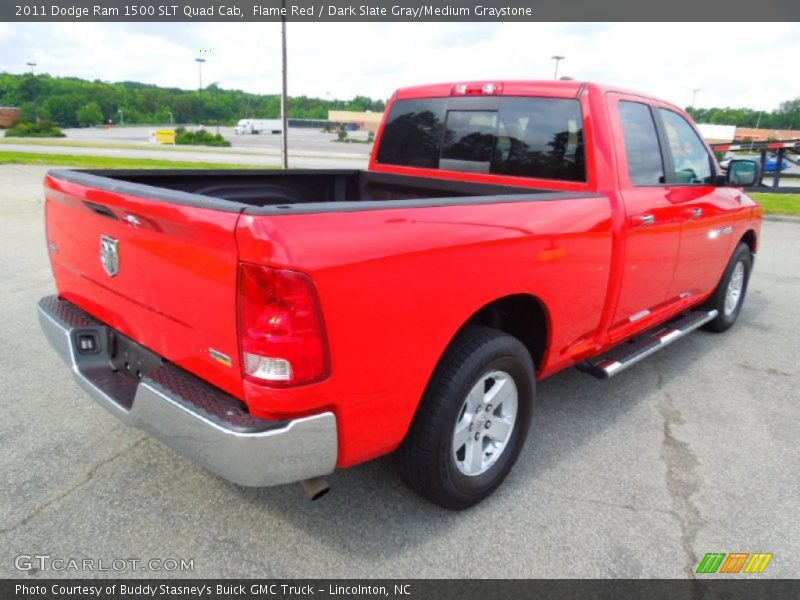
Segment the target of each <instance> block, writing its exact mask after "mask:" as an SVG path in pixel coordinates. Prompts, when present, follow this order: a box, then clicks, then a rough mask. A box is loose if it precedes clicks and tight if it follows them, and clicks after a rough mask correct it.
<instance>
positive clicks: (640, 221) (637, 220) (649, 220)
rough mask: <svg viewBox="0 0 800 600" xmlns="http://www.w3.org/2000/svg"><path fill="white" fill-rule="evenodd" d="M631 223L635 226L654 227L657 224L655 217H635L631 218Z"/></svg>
mask: <svg viewBox="0 0 800 600" xmlns="http://www.w3.org/2000/svg"><path fill="white" fill-rule="evenodd" d="M631 221H632V222H633V224H634V225H636V226H639V225H652V224H653V223H655V222H656V217H655V215H634V216H633V217H631Z"/></svg>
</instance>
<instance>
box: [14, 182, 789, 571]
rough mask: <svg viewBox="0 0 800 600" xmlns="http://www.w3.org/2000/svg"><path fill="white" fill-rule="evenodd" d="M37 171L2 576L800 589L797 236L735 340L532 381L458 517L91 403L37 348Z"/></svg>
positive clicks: (19, 275)
mask: <svg viewBox="0 0 800 600" xmlns="http://www.w3.org/2000/svg"><path fill="white" fill-rule="evenodd" d="M44 172H45V169H44V168H41V167H29V166H2V167H0V255H2V257H3V258H2V261H0V294H1V295H2V296H0V297H2V318H0V342H2V343H1V344H0V368H1V369H2V390H3V393H2V394H1V395H0V406H1V407H2V408H0V410H2V414H3V418H2V419H1V420H0V440H2V446H0V468H2V472H3V473H4V485H3V486H2V488H0V547H2V553H0V576H2V577H18V576H20V572H19V571H18V570H16V568H15V557H18V556H20V555H33V554H40V555H42V554H46V555H49V556H51V557H60V558H64V559H69V558H76V559H84V558H93V559H103V560H104V561H107V563H106V564H109V563H110V561H112V560H114V559H129V558H137V559H141V560H148V559H152V558H155V559H162V560H163V559H181V558H182V559H191V560H193V564H194V570H193V571H191V572H174V571H170V572H163V571H162V572H158V573H152V572H147V571H131V570H127V569H126V570H123V571H121V572H113V571H111V572H99V573H98V572H93V573H80V572H72V571H60V572H56V571H45V572H42V571H32V572H30V573H29V574H26V575H24V576H26V577H30V578H32V579H33V578H40V577H47V576H72V577H78V576H85V575H93V576H94V575H97V576H108V575H124V576H130V577H140V576H148V577H149V576H154V575H155V576H176V577H179V576H196V577H203V578H207V577H247V576H253V577H350V576H358V577H625V578H627V577H685V576H686V575H687V574H689V573H691V572H693V571H694V569H695V568H696V566H697V564H698V562H699V561H700V559H701V558H702V557H703V555H704V554H705V553H706V552H735V551H742V552H770V553H773V555H774V558H773V559H772V562H771V563H770V565H769V567H768V568H767V571H766V573H765V574H764V575H762V577H764V576H767V577H783V578H786V577H797V576H798V574H800V519H798V512H799V511H798V507H799V506H800V505H798V500H797V499H798V497H800V477H798V474H800V452H798V447H797V439H798V424H799V423H800V402H799V401H800V392H798V387H799V386H800V378H799V377H798V354H800V333H799V332H798V329H800V328H799V327H798V325H800V303H799V302H798V297H799V296H800V270H799V269H798V267H797V257H798V256H800V221H797V220H795V221H781V222H776V221H770V222H766V223H765V224H764V229H763V238H762V240H763V241H762V247H761V250H760V253H759V256H758V259H757V262H756V270H755V273H754V277H753V279H752V281H751V286H750V290H749V297H748V300H747V302H746V304H745V306H744V309H743V311H742V314H741V317H740V321H739V323H738V324H737V325H736V327H735V328H734V329H732V330H731V331H729V332H727V333H725V334H722V335H714V334H710V333H706V332H698V333H695V334H692V335H691V336H689V337H687V338H686V339H684V340H681V341H679V342H677V343H676V344H675V345H673V346H672V347H670V348H669V349H667V350H665V351H663V352H661V353H659V354H657V355H655V356H653V357H651V358H649V359H648V360H646V361H644V362H643V363H641V364H640V365H639V366H637V367H635V368H634V369H631V370H629V371H626V372H625V373H623V374H621V375H619V376H618V377H616V378H614V379H612V380H610V381H605V382H603V381H598V380H595V379H592V378H590V377H587V376H586V375H583V374H581V373H579V372H577V371H575V370H568V371H566V372H563V373H561V374H559V375H557V376H555V377H553V378H551V379H549V380H547V381H544V382H542V383H541V384H540V386H539V397H540V400H541V402H540V407H539V409H538V412H537V414H536V415H535V417H534V424H533V427H532V431H531V438H530V439H529V442H528V444H527V446H526V448H525V450H524V451H523V454H522V456H521V458H520V461H519V463H518V464H517V466H516V468H515V470H514V471H513V472H512V474H511V476H510V477H509V479H508V480H507V481H506V483H505V484H504V486H503V487H502V488H501V489H500V490H499V491H498V493H496V494H495V495H494V496H493V497H491V498H490V499H488V500H487V501H485V502H484V503H482V504H481V505H479V506H477V507H475V508H474V509H472V510H470V511H467V512H462V513H450V512H446V511H443V510H441V509H439V508H436V507H434V506H431V505H429V504H426V503H425V502H424V501H422V500H420V499H419V498H418V497H417V496H415V495H414V494H413V493H411V492H410V491H408V490H406V488H405V487H404V486H403V484H402V483H401V482H400V481H399V479H398V477H397V476H396V473H395V470H394V466H393V463H392V460H391V459H390V458H386V459H381V460H378V461H374V462H371V463H369V464H365V465H362V466H359V467H356V468H353V469H350V470H347V471H343V472H339V473H336V474H334V475H333V476H332V477H331V483H332V485H333V490H332V492H331V493H330V494H328V495H327V496H326V497H325V498H323V499H322V500H320V501H318V502H315V503H309V502H308V501H306V500H305V497H304V496H303V494H302V491H301V489H300V487H299V486H297V485H290V486H283V487H278V488H270V489H257V490H254V489H245V488H239V487H236V486H234V485H232V484H229V483H226V482H225V481H223V480H221V479H218V478H216V477H214V476H212V475H210V474H208V473H206V472H205V471H203V470H202V469H201V468H199V467H198V466H196V465H195V464H193V463H191V462H189V461H188V460H185V459H183V458H182V457H180V456H178V455H176V454H174V453H173V452H172V451H171V450H169V449H168V448H166V447H165V446H163V445H162V444H161V443H159V442H157V441H156V440H154V439H152V438H150V437H149V436H147V435H144V434H142V433H141V432H139V431H135V430H132V429H128V428H126V427H125V426H123V425H121V424H120V423H119V422H118V421H117V420H115V419H114V418H113V417H112V416H111V415H110V414H108V413H106V412H105V411H104V410H103V409H102V408H100V407H98V406H96V405H95V404H94V403H93V402H92V401H91V400H90V399H89V398H88V397H87V396H86V395H85V394H84V393H83V392H82V391H80V390H79V388H78V386H77V385H76V384H75V383H74V382H73V380H72V379H71V377H70V374H69V372H68V371H67V369H66V368H65V367H64V366H63V364H62V363H61V362H60V360H59V359H58V357H57V356H56V354H55V353H54V352H53V351H51V350H50V348H49V347H48V345H47V343H46V342H45V340H44V337H43V336H42V334H41V333H40V331H39V327H38V324H37V321H36V315H35V310H34V308H35V304H36V301H37V300H38V299H39V298H40V297H41V296H44V295H46V294H50V293H53V291H54V287H53V283H52V281H51V276H50V271H49V265H48V259H47V253H46V250H45V241H44V226H43V202H42V198H43V195H42V191H41V179H42V176H43V174H44Z"/></svg>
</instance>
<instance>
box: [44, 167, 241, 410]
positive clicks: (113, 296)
mask: <svg viewBox="0 0 800 600" xmlns="http://www.w3.org/2000/svg"><path fill="white" fill-rule="evenodd" d="M70 173H72V172H66V173H65V174H62V175H60V176H59V175H56V176H53V175H49V176H48V177H47V179H46V181H45V197H46V209H47V238H48V247H49V250H50V258H51V264H52V267H53V272H54V275H55V279H56V284H57V287H58V292H59V295H60V296H61V297H62V298H64V299H66V300H69V301H71V302H73V303H74V304H76V305H78V306H79V307H81V308H82V309H84V310H85V311H87V312H89V313H90V314H92V315H93V316H94V317H96V318H98V319H100V320H101V321H103V322H105V323H106V324H108V325H110V326H111V327H113V328H115V329H117V330H119V331H121V332H122V333H123V334H125V335H127V336H128V337H131V338H133V339H134V340H136V341H137V342H139V343H140V344H142V345H144V346H146V347H148V348H150V349H151V350H153V351H155V352H157V353H158V354H160V355H161V356H163V357H165V358H167V359H169V360H170V361H172V362H174V363H176V364H178V365H179V366H181V367H183V368H185V369H187V370H188V371H191V372H193V373H195V374H196V375H198V376H199V377H202V378H203V379H206V380H208V381H210V382H211V383H213V384H215V385H217V386H218V387H220V388H222V389H224V390H226V391H228V392H230V393H231V394H234V395H237V396H239V397H241V395H242V391H241V387H242V386H241V370H240V368H239V359H238V354H239V352H238V349H237V348H238V338H237V332H236V330H237V327H236V272H237V248H236V240H235V238H234V231H235V227H236V222H237V220H238V217H239V214H238V209H237V208H236V206H237V205H236V204H235V203H232V206H231V207H230V211H231V212H225V210H224V209H223V210H219V209H215V208H210V207H207V206H206V207H203V206H192V205H191V204H190V203H189V204H187V203H186V202H180V198H178V201H176V202H170V201H169V200H168V199H166V200H165V199H160V200H156V199H152V198H148V197H147V195H148V190H150V194H151V195H152V194H154V193H161V194H162V195H164V193H165V192H166V193H167V195H168V191H167V190H161V189H160V188H149V187H148V186H132V187H133V188H143V190H141V191H139V192H130V191H121V190H123V189H124V188H125V184H122V183H120V182H118V181H114V180H111V179H106V178H98V177H94V180H95V183H91V179H92V178H91V177H89V178H88V181H90V182H89V183H87V182H85V181H84V182H82V183H79V182H78V181H81V180H82V179H81V178H83V180H87V177H86V175H85V174H82V173H72V175H70ZM101 184H102V185H101ZM101 188H102V189H101ZM175 196H176V197H179V196H180V193H175ZM184 196H185V194H184Z"/></svg>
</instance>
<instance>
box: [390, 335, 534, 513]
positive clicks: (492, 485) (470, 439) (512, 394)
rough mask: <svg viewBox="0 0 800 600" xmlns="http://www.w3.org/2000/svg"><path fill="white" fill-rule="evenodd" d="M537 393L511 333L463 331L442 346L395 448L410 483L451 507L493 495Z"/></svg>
mask: <svg viewBox="0 0 800 600" xmlns="http://www.w3.org/2000/svg"><path fill="white" fill-rule="evenodd" d="M534 391H535V376H534V370H533V363H532V361H531V358H530V354H529V353H528V351H527V349H526V348H525V346H523V344H522V343H521V342H520V341H519V340H517V339H516V338H514V337H512V336H510V335H507V334H505V333H503V332H501V331H498V330H495V329H490V328H487V327H469V328H467V329H465V330H464V331H463V332H462V333H461V334H459V336H458V337H457V338H456V340H455V341H454V342H453V344H452V345H451V347H450V348H449V349H448V351H447V353H446V354H445V356H444V358H443V359H442V361H441V363H440V365H439V367H438V368H437V370H436V372H435V374H434V376H433V379H432V380H431V383H430V384H429V386H428V389H427V390H426V392H425V395H424V397H423V399H422V402H421V404H420V407H419V411H418V413H417V416H416V417H415V419H414V423H413V424H412V426H411V430H410V431H409V434H408V436H407V438H406V440H405V441H404V443H403V446H402V448H401V450H400V468H401V472H402V474H403V476H404V478H405V480H406V481H407V482H408V484H409V485H410V486H411V488H412V489H414V490H415V491H417V492H418V493H420V494H421V495H422V496H424V497H426V498H428V499H429V500H431V501H433V502H435V503H436V504H439V505H440V506H443V507H445V508H450V509H464V508H468V507H470V506H472V505H474V504H476V503H478V502H480V501H481V500H483V499H484V498H486V497H487V496H488V495H489V494H491V493H492V492H493V491H494V490H495V489H496V488H497V487H498V486H499V485H500V484H501V483H502V481H503V479H505V477H506V475H507V474H508V472H509V471H510V470H511V467H512V466H513V465H514V463H515V462H516V460H517V457H518V456H519V453H520V451H521V450H522V446H523V444H524V443H525V437H526V435H527V432H528V428H529V424H530V419H531V408H532V403H533V397H534Z"/></svg>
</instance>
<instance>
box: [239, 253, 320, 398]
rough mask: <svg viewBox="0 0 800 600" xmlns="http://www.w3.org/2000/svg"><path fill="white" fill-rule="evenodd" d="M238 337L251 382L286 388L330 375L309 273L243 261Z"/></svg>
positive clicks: (245, 373)
mask: <svg viewBox="0 0 800 600" xmlns="http://www.w3.org/2000/svg"><path fill="white" fill-rule="evenodd" d="M239 336H240V340H241V352H242V369H243V372H244V376H245V377H246V378H248V379H251V380H253V381H258V382H260V383H265V384H269V385H273V386H284V387H285V386H289V385H299V384H302V383H311V382H314V381H319V380H320V379H324V378H325V377H327V375H328V371H329V361H328V344H327V340H326V339H325V330H324V328H323V324H322V313H321V311H320V307H319V300H318V298H317V293H316V290H315V288H314V284H313V282H312V281H311V278H310V277H308V275H305V274H303V273H298V272H296V271H288V270H286V269H276V268H272V267H264V266H261V265H252V264H247V263H242V264H241V265H240V267H239Z"/></svg>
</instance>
